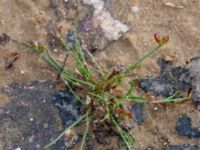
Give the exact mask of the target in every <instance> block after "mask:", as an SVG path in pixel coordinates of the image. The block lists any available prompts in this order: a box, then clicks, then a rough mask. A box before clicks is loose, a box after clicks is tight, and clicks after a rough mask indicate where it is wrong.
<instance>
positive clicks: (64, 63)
mask: <svg viewBox="0 0 200 150" xmlns="http://www.w3.org/2000/svg"><path fill="white" fill-rule="evenodd" d="M67 58H68V54H66V55H65V59H64V62H63V65H62V68H61V69H60V71H59V73H58V75H57V78H56V81H58V80H59V79H60V74H61V73H62V72H63V70H64V67H65V65H66V62H67Z"/></svg>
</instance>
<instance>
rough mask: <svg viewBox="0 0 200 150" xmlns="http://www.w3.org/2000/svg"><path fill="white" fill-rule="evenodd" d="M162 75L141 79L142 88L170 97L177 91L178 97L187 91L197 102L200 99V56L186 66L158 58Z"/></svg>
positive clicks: (156, 94) (154, 93) (157, 94)
mask: <svg viewBox="0 0 200 150" xmlns="http://www.w3.org/2000/svg"><path fill="white" fill-rule="evenodd" d="M158 65H159V66H160V76H158V77H147V78H146V79H142V80H141V83H140V84H141V88H142V89H143V90H144V91H145V92H149V93H151V94H153V95H155V96H163V97H169V96H171V95H173V94H174V93H176V92H179V94H178V95H177V96H176V97H180V96H183V92H186V93H187V94H188V95H187V96H189V94H190V92H191V91H192V92H191V94H192V99H193V100H194V101H195V102H199V101H200V87H199V85H200V84H199V83H200V58H199V57H197V58H194V59H192V60H191V61H190V62H189V63H188V64H187V65H186V66H183V67H180V66H179V67H174V64H173V62H168V61H164V60H163V59H159V60H158Z"/></svg>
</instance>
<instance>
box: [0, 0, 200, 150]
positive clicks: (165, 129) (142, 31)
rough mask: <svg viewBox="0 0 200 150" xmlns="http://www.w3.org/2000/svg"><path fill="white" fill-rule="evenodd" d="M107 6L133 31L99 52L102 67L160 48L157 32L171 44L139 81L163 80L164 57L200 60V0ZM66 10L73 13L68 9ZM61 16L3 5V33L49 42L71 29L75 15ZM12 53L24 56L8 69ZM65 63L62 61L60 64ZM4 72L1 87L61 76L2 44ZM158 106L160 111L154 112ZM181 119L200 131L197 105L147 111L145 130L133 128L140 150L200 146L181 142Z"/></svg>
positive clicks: (0, 102) (42, 2)
mask: <svg viewBox="0 0 200 150" xmlns="http://www.w3.org/2000/svg"><path fill="white" fill-rule="evenodd" d="M169 2H171V4H170V3H169ZM57 3H59V0H58V1H57ZM107 3H109V4H110V6H111V7H110V9H111V11H112V15H113V16H114V18H117V19H119V20H120V21H122V22H123V23H125V24H127V25H128V27H129V28H130V31H129V32H128V33H126V34H125V35H124V36H123V37H122V38H121V39H120V40H118V41H115V42H112V43H111V44H109V45H108V46H107V47H106V48H105V49H104V50H102V51H98V52H96V53H95V57H96V59H97V60H98V62H100V63H101V64H102V66H105V67H112V66H115V65H117V64H123V65H129V64H130V63H132V62H133V61H134V60H136V59H137V58H139V57H141V56H143V55H144V53H145V52H147V51H148V50H149V49H150V48H152V47H153V46H154V45H155V42H154V41H153V34H154V33H160V34H163V35H166V34H167V35H169V37H170V41H169V43H168V44H167V45H166V46H164V47H163V48H162V49H161V50H160V51H159V52H158V53H156V54H155V55H154V56H153V57H151V58H148V60H147V61H146V62H145V63H144V64H143V67H140V68H139V70H138V72H136V74H137V75H138V76H139V77H144V76H147V75H152V76H155V75H158V74H159V67H158V65H157V64H156V60H157V58H159V57H170V58H172V59H173V60H174V61H175V62H176V65H177V66H179V65H184V64H185V63H186V62H187V61H189V60H190V59H191V58H193V57H196V56H199V55H200V50H199V46H200V29H199V28H200V12H199V10H200V1H198V0H175V1H174V0H160V1H153V0H148V1H142V0H120V1H119V0H109V1H107ZM169 4H170V5H169ZM172 4H173V5H172ZM134 6H137V8H138V11H136V12H134V11H133V7H134ZM63 9H64V11H66V13H67V12H68V9H67V8H66V10H65V8H63ZM70 12H71V13H67V14H66V16H68V15H74V13H73V10H71V11H70ZM58 16H59V14H58V13H55V10H54V7H53V6H52V2H50V0H10V1H7V0H1V1H0V33H7V34H8V35H10V36H11V37H16V38H18V39H23V40H42V39H44V40H46V39H47V33H48V32H49V30H51V29H52V28H55V27H57V26H58V25H60V24H61V25H62V26H64V27H66V32H67V30H68V29H69V27H70V25H71V22H72V19H71V16H68V17H63V16H62V10H61V16H60V18H59V19H58ZM12 52H17V53H19V54H20V57H19V59H18V60H17V61H16V63H14V66H13V67H12V68H10V69H5V60H6V58H8V57H9V55H10V53H12ZM62 58H63V57H62V56H60V58H59V59H61V60H62ZM0 68H1V69H0V87H1V88H3V87H5V86H8V85H9V84H11V83H14V82H20V81H32V80H44V79H45V80H47V79H55V78H56V76H55V75H56V74H55V73H54V72H53V71H52V69H50V67H49V66H48V65H47V64H46V63H44V62H43V61H42V60H41V59H40V57H38V54H35V53H34V52H32V51H31V50H29V49H28V48H25V47H24V46H20V45H17V44H14V43H11V42H9V43H8V44H6V45H0ZM9 101H10V100H9V98H7V97H6V96H5V95H3V94H1V95H0V107H4V106H6V104H8V103H9ZM155 107H156V108H158V109H156V110H155ZM181 114H187V115H188V116H190V117H191V118H192V120H193V125H194V126H197V124H198V122H199V120H200V113H199V111H198V110H197V109H196V107H195V105H194V104H193V103H192V102H187V103H184V104H170V105H158V106H147V111H146V112H145V122H144V125H142V126H135V127H134V129H133V132H134V134H135V149H136V150H141V149H145V148H147V147H148V146H154V147H156V148H160V147H162V146H164V145H167V144H181V143H186V144H200V140H199V139H198V138H197V139H189V138H186V137H181V136H178V135H177V133H176V132H175V124H176V121H177V119H178V117H179V116H180V115H181ZM198 127H199V126H198ZM199 128H200V127H199ZM0 134H1V133H0ZM0 149H1V147H0ZM99 149H101V148H99Z"/></svg>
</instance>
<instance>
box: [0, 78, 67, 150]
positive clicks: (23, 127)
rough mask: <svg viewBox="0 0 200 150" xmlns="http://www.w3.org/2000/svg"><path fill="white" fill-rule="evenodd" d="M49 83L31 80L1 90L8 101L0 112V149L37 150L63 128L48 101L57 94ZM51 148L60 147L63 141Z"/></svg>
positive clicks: (57, 112) (51, 104) (53, 105)
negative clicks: (27, 82) (1, 147)
mask: <svg viewBox="0 0 200 150" xmlns="http://www.w3.org/2000/svg"><path fill="white" fill-rule="evenodd" d="M52 85H53V82H52V81H45V82H40V81H34V82H32V83H30V84H28V85H27V84H22V83H17V84H12V85H11V86H9V87H6V88H5V89H4V92H5V93H6V94H7V95H8V96H9V97H10V98H11V99H12V101H11V103H9V104H8V105H7V106H5V107H4V108H1V113H0V132H1V137H0V139H1V140H0V141H1V143H2V145H3V150H13V149H15V148H21V149H22V150H37V149H38V150H41V149H43V147H44V146H45V145H46V144H48V143H49V142H50V141H51V140H52V138H55V137H56V136H57V135H59V133H60V132H61V131H63V126H62V123H61V118H60V115H59V111H58V109H57V108H56V107H55V103H54V102H53V100H52V98H53V96H54V94H56V93H57V92H56V90H55V89H54V88H53V86H52ZM57 94H58V93H57ZM68 116H69V115H68ZM51 149H52V150H58V149H59V150H62V149H63V150H64V143H63V140H60V141H58V143H57V144H55V145H54V146H52V148H51Z"/></svg>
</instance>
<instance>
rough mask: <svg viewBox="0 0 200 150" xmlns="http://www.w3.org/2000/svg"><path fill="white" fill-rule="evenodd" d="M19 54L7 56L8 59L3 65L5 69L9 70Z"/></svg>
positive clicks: (14, 53)
mask: <svg viewBox="0 0 200 150" xmlns="http://www.w3.org/2000/svg"><path fill="white" fill-rule="evenodd" d="M19 56H20V55H19V53H17V52H13V53H11V54H10V55H9V58H7V59H6V64H5V68H6V69H9V68H11V67H12V66H13V64H14V62H16V61H17V59H18V58H19Z"/></svg>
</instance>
